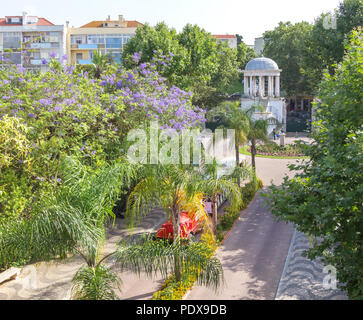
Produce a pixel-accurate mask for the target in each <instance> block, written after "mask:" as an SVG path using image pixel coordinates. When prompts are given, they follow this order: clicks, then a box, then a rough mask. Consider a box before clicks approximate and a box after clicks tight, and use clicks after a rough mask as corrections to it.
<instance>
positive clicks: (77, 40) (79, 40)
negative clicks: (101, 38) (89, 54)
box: [71, 35, 87, 44]
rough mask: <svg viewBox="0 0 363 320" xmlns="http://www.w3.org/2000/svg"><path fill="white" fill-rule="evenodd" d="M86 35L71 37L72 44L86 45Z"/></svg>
mask: <svg viewBox="0 0 363 320" xmlns="http://www.w3.org/2000/svg"><path fill="white" fill-rule="evenodd" d="M86 43H87V36H86V35H71V44H86Z"/></svg>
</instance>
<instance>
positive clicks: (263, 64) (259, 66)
mask: <svg viewBox="0 0 363 320" xmlns="http://www.w3.org/2000/svg"><path fill="white" fill-rule="evenodd" d="M245 70H246V71H254V70H279V66H278V65H277V63H276V62H275V61H273V60H272V59H270V58H265V57H264V56H263V55H261V56H260V57H259V58H256V59H253V60H251V61H250V62H248V63H247V65H246V68H245Z"/></svg>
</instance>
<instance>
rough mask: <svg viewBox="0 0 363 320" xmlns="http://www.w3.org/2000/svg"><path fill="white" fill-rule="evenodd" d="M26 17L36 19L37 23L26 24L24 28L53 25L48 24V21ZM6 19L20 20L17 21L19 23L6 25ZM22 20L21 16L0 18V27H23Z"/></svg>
mask: <svg viewBox="0 0 363 320" xmlns="http://www.w3.org/2000/svg"><path fill="white" fill-rule="evenodd" d="M28 17H29V18H37V22H36V23H33V24H31V23H30V24H29V23H27V24H26V26H54V24H53V23H52V22H50V21H49V20H47V19H45V18H38V17H35V16H28ZM7 18H19V19H21V20H19V23H6V19H7ZM22 19H23V16H6V17H5V18H0V26H6V27H10V26H22V25H23V22H22Z"/></svg>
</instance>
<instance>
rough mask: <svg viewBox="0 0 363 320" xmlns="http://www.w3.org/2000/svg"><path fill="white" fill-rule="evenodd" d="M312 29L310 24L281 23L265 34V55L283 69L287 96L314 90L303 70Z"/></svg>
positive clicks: (283, 87) (283, 81)
mask: <svg viewBox="0 0 363 320" xmlns="http://www.w3.org/2000/svg"><path fill="white" fill-rule="evenodd" d="M312 28H313V27H312V25H311V24H309V23H308V22H299V23H296V24H292V23H291V22H285V23H283V22H280V23H279V25H278V26H277V27H276V28H275V29H274V30H272V31H266V32H265V33H264V36H263V37H264V41H265V47H264V51H263V54H264V56H265V57H268V58H271V59H273V60H274V61H276V63H277V64H278V66H279V68H280V69H282V73H281V89H282V91H283V92H284V93H285V94H286V95H287V96H293V95H298V94H311V91H312V89H311V87H310V84H309V82H308V81H307V78H306V77H305V75H304V74H303V73H302V72H301V68H302V67H303V61H304V55H303V54H304V51H305V50H306V46H307V39H308V37H309V35H310V33H311V30H312Z"/></svg>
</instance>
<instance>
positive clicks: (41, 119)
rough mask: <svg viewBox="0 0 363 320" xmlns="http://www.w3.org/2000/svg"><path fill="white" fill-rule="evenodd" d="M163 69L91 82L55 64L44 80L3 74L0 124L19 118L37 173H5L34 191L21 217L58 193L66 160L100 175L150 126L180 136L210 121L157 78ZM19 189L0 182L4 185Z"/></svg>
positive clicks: (24, 169) (110, 74) (16, 72)
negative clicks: (130, 138) (135, 133)
mask: <svg viewBox="0 0 363 320" xmlns="http://www.w3.org/2000/svg"><path fill="white" fill-rule="evenodd" d="M137 58H138V57H137V55H135V59H137ZM160 65H161V61H158V62H156V63H153V64H148V63H143V64H141V65H139V66H138V67H135V68H134V69H132V70H126V69H118V70H116V72H114V70H115V68H114V66H113V68H110V69H109V70H106V71H105V72H104V74H103V76H102V77H101V79H91V78H90V77H89V75H88V73H87V72H78V71H77V70H76V69H75V68H74V67H72V66H69V65H66V66H63V65H61V63H60V62H58V61H57V60H55V59H52V60H51V62H50V70H49V71H48V72H46V73H31V72H28V71H26V70H25V69H24V68H22V67H21V66H14V67H12V68H10V69H8V70H7V72H3V73H2V74H1V78H0V117H1V118H3V117H4V116H5V115H7V116H10V117H14V118H16V119H19V121H20V122H21V123H22V124H23V125H24V126H25V127H26V129H27V133H26V138H27V139H28V140H29V141H30V144H31V150H30V153H29V155H30V156H31V158H32V159H33V161H32V162H31V166H30V165H28V164H21V163H19V164H17V166H16V168H15V167H12V166H10V167H8V168H6V169H5V170H7V171H12V172H16V175H17V176H18V177H19V179H20V178H21V177H25V176H26V177H27V178H26V181H27V182H26V183H25V185H24V186H22V188H24V189H29V188H30V189H31V190H32V191H33V192H32V196H31V197H29V199H28V200H27V204H26V205H24V210H23V211H21V212H18V216H21V215H25V216H28V215H30V214H31V213H32V210H33V209H32V208H34V207H35V203H37V202H38V201H41V198H43V197H44V196H45V193H47V192H51V190H53V189H54V188H56V187H57V185H58V184H59V183H60V182H59V181H60V179H62V172H61V170H60V167H59V164H60V162H61V161H62V159H63V158H65V157H67V156H69V155H72V156H74V157H76V158H77V159H79V160H80V161H82V163H84V164H86V165H88V166H89V167H90V168H93V169H97V168H99V167H101V166H103V165H104V164H105V163H107V162H109V161H112V160H115V159H118V158H119V157H120V155H121V153H122V149H123V142H124V138H125V136H126V134H127V132H128V131H129V130H130V129H133V128H136V127H145V126H146V125H147V122H148V121H149V120H157V121H158V122H159V124H160V125H161V126H163V127H164V128H173V129H176V130H181V129H183V128H190V127H196V126H199V125H201V124H202V123H203V122H204V121H205V117H204V116H205V112H204V111H203V110H202V109H200V108H198V107H196V106H193V105H192V103H191V93H190V92H185V91H183V90H181V89H179V88H178V87H175V86H172V87H168V85H167V83H166V80H165V79H164V78H163V77H161V76H160V75H159V73H158V71H157V69H158V68H160ZM2 176H3V175H2ZM14 183H16V182H11V183H10V182H9V181H2V178H0V186H4V185H6V186H7V187H9V185H11V184H14ZM20 193H21V191H20ZM11 198H12V195H11V194H9V193H7V198H6V199H5V200H4V199H2V198H0V199H1V200H0V216H3V215H4V210H5V207H4V201H5V202H7V203H8V202H9V201H8V200H9V199H11Z"/></svg>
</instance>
